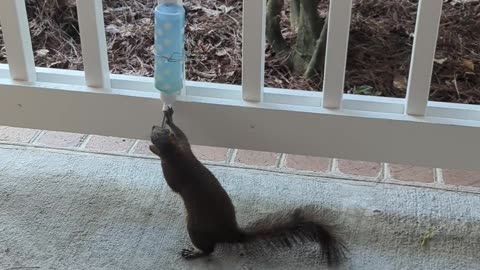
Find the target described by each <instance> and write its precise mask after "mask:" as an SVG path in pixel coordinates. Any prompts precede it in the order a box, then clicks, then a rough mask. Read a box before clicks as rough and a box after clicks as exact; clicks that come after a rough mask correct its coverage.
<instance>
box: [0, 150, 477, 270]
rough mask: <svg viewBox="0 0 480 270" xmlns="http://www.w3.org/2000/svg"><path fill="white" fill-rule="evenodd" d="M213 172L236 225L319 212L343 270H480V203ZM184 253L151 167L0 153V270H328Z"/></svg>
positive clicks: (285, 260) (180, 227) (395, 189)
mask: <svg viewBox="0 0 480 270" xmlns="http://www.w3.org/2000/svg"><path fill="white" fill-rule="evenodd" d="M210 168H211V169H212V171H213V172H214V173H215V174H216V175H217V176H218V178H219V179H220V181H221V182H222V184H223V185H224V187H225V189H226V190H227V192H229V193H230V194H231V197H232V200H233V201H234V203H235V205H236V208H237V211H238V218H239V222H240V224H246V223H247V222H249V221H253V220H254V219H256V218H259V217H261V216H263V215H265V214H267V213H270V212H273V211H276V210H281V209H282V208H284V207H294V206H298V205H303V204H310V203H315V204H318V205H321V206H322V207H323V208H324V210H325V211H324V212H325V219H326V220H327V221H329V222H330V223H332V224H337V225H338V226H340V227H339V229H340V234H341V235H343V237H344V238H345V239H346V242H347V245H348V247H349V248H350V254H349V257H350V260H349V261H348V262H346V263H345V264H344V265H343V266H342V268H341V269H369V270H371V269H480V257H479V256H478V254H480V195H479V194H472V193H461V192H451V191H441V190H434V189H426V188H416V187H406V186H397V185H389V184H382V183H368V182H355V181H346V180H335V179H326V178H319V177H307V176H299V175H290V174H280V173H272V172H268V171H260V170H249V169H239V168H229V167H223V166H210ZM430 230H434V231H436V234H435V235H434V236H433V237H432V238H431V239H430V240H429V241H428V242H427V244H426V246H424V247H423V248H422V247H421V246H420V239H421V237H422V235H423V234H425V233H426V232H428V231H430ZM188 245H189V240H188V237H187V235H186V232H185V227H184V215H183V204H182V202H181V201H180V200H179V198H178V197H177V196H176V195H175V194H173V193H172V192H171V191H170V190H169V188H168V187H167V186H166V184H165V183H164V180H163V178H162V173H161V169H160V166H159V161H158V160H155V159H144V158H132V157H124V156H112V155H97V154H87V153H81V152H71V151H60V150H49V149H40V148H29V147H23V146H7V145H0V269H12V270H13V269H20V270H23V269H62V270H63V269H245V270H246V269H326V267H324V265H323V264H321V263H318V262H317V261H316V260H315V252H318V250H315V248H314V247H310V246H305V248H298V249H297V250H293V251H278V252H272V253H271V254H268V253H266V252H259V253H253V252H247V253H246V255H245V256H243V257H240V256H238V253H239V251H238V250H229V249H224V248H222V247H220V248H219V250H218V252H216V253H215V254H214V256H212V257H211V258H209V259H202V260H197V261H192V262H186V261H184V260H182V259H181V257H180V256H179V250H180V249H181V248H183V247H186V246H188Z"/></svg>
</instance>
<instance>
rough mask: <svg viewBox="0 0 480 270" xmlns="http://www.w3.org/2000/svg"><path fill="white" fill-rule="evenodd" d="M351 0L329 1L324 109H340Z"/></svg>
mask: <svg viewBox="0 0 480 270" xmlns="http://www.w3.org/2000/svg"><path fill="white" fill-rule="evenodd" d="M351 17H352V0H330V8H329V13H328V32H327V50H326V56H325V68H324V70H325V71H324V80H323V104H322V106H323V107H324V108H329V109H337V108H340V107H341V104H342V97H343V88H344V83H345V67H346V62H347V50H348V38H349V34H350V21H351Z"/></svg>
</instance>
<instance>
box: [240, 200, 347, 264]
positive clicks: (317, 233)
mask: <svg viewBox="0 0 480 270" xmlns="http://www.w3.org/2000/svg"><path fill="white" fill-rule="evenodd" d="M317 213H318V211H316V210H315V208H314V207H313V206H306V207H301V208H297V209H294V210H292V211H289V212H282V213H275V214H272V215H269V216H267V217H265V218H262V219H260V220H258V221H256V222H255V223H253V224H251V225H250V226H248V227H247V228H245V229H244V230H242V232H243V239H242V242H243V244H244V245H246V246H247V247H248V245H250V244H252V245H258V244H264V245H265V246H266V247H287V248H291V247H292V246H294V245H297V244H303V243H305V242H316V243H318V244H319V245H320V247H321V250H322V251H321V252H322V254H321V257H322V259H324V260H326V261H327V264H328V265H338V264H339V263H341V261H342V260H343V259H344V258H345V253H346V251H347V248H346V247H345V245H344V244H343V242H342V241H341V240H340V239H338V238H337V237H336V236H335V235H334V234H333V233H332V231H331V230H330V229H329V228H328V226H326V225H324V224H322V223H320V222H319V221H318V220H317V219H318V218H317V217H316V215H317Z"/></svg>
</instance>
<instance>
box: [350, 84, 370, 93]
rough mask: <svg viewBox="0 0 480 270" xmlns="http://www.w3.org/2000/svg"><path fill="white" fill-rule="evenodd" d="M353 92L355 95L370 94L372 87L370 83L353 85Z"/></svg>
mask: <svg viewBox="0 0 480 270" xmlns="http://www.w3.org/2000/svg"><path fill="white" fill-rule="evenodd" d="M353 93H354V94H357V95H371V94H372V93H373V87H371V86H370V85H362V86H359V87H355V88H354V89H353Z"/></svg>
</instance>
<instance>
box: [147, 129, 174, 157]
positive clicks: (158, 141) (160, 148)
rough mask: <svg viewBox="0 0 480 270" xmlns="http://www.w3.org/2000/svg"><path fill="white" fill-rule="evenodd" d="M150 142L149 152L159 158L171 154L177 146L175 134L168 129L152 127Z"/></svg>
mask: <svg viewBox="0 0 480 270" xmlns="http://www.w3.org/2000/svg"><path fill="white" fill-rule="evenodd" d="M150 140H151V141H152V145H150V151H152V153H154V154H155V155H157V156H159V157H166V156H167V155H168V154H170V153H172V152H173V151H174V150H175V148H176V144H177V139H176V137H175V134H174V133H173V132H172V131H170V129H168V128H162V127H159V126H153V127H152V134H151V135H150Z"/></svg>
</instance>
